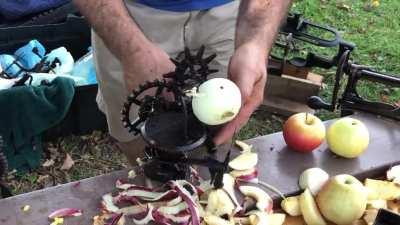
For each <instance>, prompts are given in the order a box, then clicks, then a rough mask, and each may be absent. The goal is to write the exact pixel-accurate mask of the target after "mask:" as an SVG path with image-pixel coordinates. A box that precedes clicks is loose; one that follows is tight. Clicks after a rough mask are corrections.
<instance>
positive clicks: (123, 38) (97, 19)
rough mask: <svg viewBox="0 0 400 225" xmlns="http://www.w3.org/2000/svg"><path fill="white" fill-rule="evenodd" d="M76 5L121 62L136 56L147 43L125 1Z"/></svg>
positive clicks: (91, 0) (89, 1) (87, 1)
mask: <svg viewBox="0 0 400 225" xmlns="http://www.w3.org/2000/svg"><path fill="white" fill-rule="evenodd" d="M74 3H75V5H76V6H77V7H78V9H79V10H80V12H81V13H82V15H84V16H85V17H86V19H87V20H88V21H89V23H90V25H91V26H92V27H93V29H94V30H95V32H96V34H97V35H99V36H100V37H101V39H102V40H103V41H104V43H105V44H106V45H107V47H108V49H109V50H110V51H111V52H112V53H113V54H114V55H115V56H116V57H117V58H118V59H119V60H120V61H123V60H124V59H126V58H128V56H129V55H133V54H135V52H136V51H137V50H138V49H140V47H141V46H142V43H143V42H146V41H147V39H146V37H145V35H144V34H143V33H142V31H141V30H140V29H139V27H138V26H137V24H136V23H135V21H134V20H133V19H132V17H131V16H130V14H129V12H128V10H127V9H126V7H125V4H124V2H123V0H112V1H110V0H74Z"/></svg>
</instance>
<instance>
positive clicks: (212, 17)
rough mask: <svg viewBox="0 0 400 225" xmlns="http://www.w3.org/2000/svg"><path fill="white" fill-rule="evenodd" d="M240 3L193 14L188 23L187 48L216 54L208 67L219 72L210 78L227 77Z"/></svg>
mask: <svg viewBox="0 0 400 225" xmlns="http://www.w3.org/2000/svg"><path fill="white" fill-rule="evenodd" d="M239 4H240V1H239V0H237V1H233V2H231V3H228V4H225V5H221V6H219V7H214V8H212V9H209V10H204V11H200V12H198V13H196V14H194V16H193V18H192V20H191V21H190V22H189V23H188V25H187V26H188V28H187V30H188V34H187V35H188V38H187V40H188V41H187V42H188V43H187V46H189V47H190V48H192V49H197V48H199V47H200V46H201V45H205V46H206V51H205V54H206V55H207V54H213V53H216V54H217V58H216V59H215V60H214V61H213V62H211V63H210V67H213V68H216V69H218V70H219V72H218V73H217V74H215V75H212V77H227V76H228V64H229V60H230V58H231V56H232V55H233V52H234V50H235V45H234V40H235V30H236V19H237V15H238V10H239Z"/></svg>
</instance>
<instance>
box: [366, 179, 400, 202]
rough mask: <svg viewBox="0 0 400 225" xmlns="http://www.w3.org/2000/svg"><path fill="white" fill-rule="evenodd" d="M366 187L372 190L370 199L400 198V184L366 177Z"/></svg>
mask: <svg viewBox="0 0 400 225" xmlns="http://www.w3.org/2000/svg"><path fill="white" fill-rule="evenodd" d="M365 187H367V188H368V190H369V191H370V194H369V199H371V198H377V199H383V200H394V199H399V198H400V185H398V184H395V183H393V182H390V181H383V180H374V179H366V180H365Z"/></svg>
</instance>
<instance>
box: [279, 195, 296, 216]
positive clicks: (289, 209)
mask: <svg viewBox="0 0 400 225" xmlns="http://www.w3.org/2000/svg"><path fill="white" fill-rule="evenodd" d="M281 208H282V209H283V211H285V212H286V213H287V214H289V215H290V216H300V215H301V210H300V202H299V196H291V197H287V198H285V199H283V200H282V201H281Z"/></svg>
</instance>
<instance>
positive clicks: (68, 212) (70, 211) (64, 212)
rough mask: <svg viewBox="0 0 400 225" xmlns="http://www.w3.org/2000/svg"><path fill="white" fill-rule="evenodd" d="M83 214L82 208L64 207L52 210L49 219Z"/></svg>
mask: <svg viewBox="0 0 400 225" xmlns="http://www.w3.org/2000/svg"><path fill="white" fill-rule="evenodd" d="M76 216H82V210H81V209H76V208H62V209H57V210H55V211H54V212H52V213H51V214H50V215H49V216H48V217H49V219H54V218H64V217H76Z"/></svg>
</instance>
